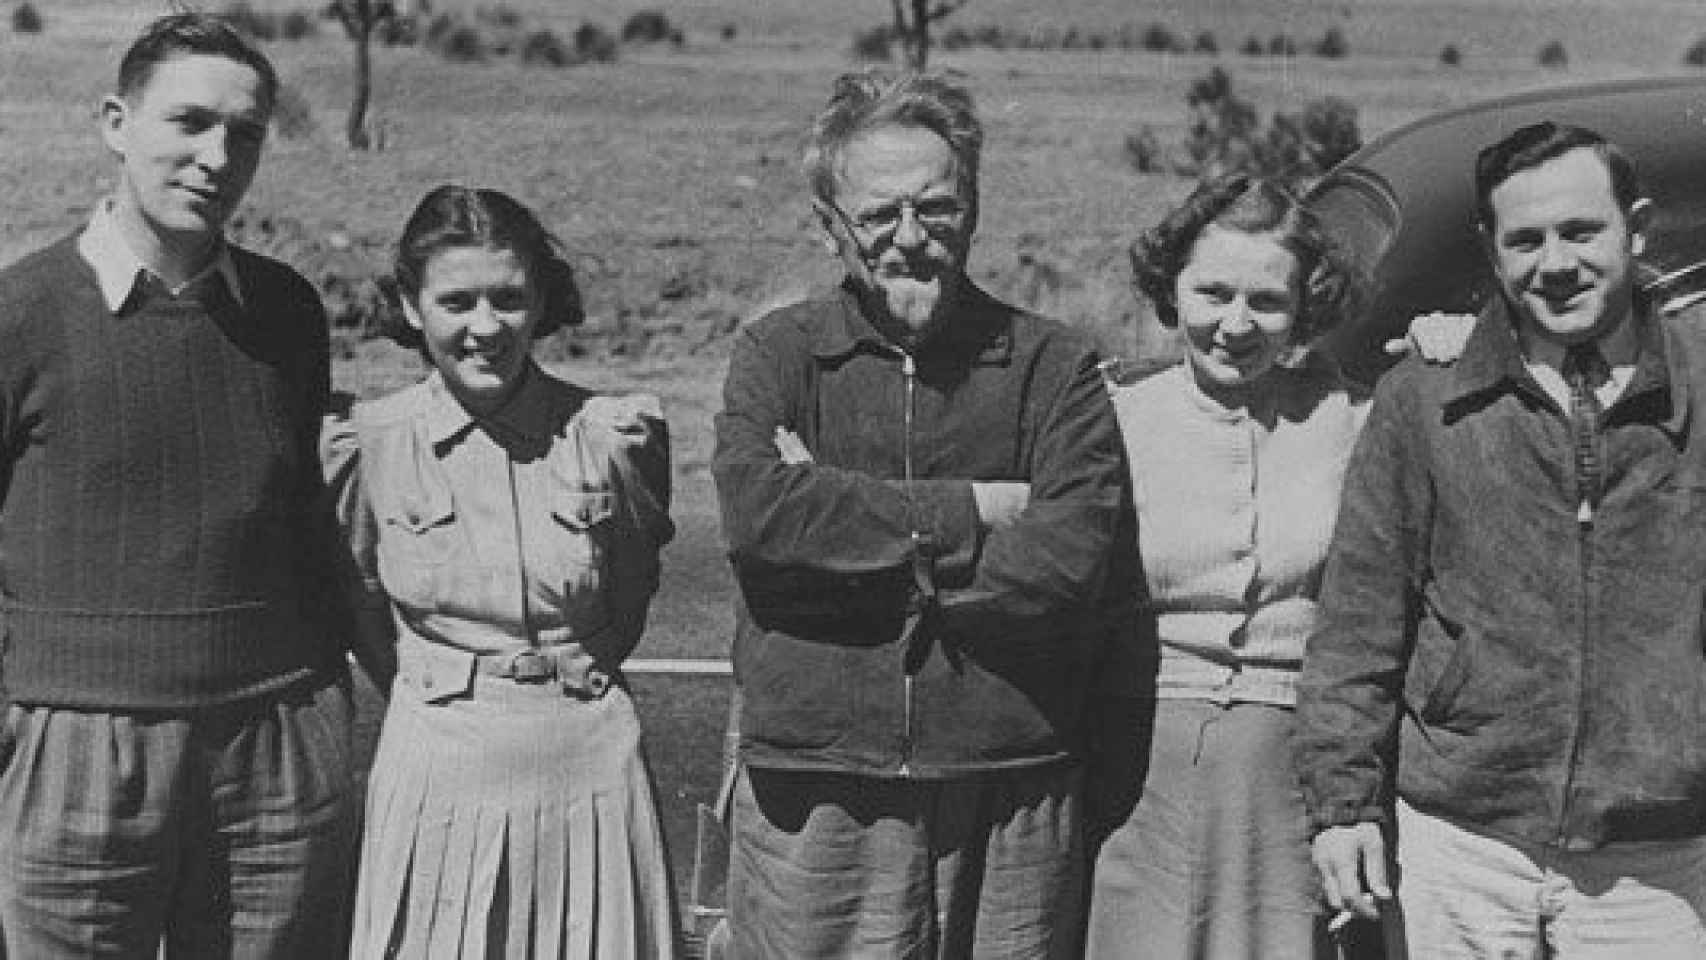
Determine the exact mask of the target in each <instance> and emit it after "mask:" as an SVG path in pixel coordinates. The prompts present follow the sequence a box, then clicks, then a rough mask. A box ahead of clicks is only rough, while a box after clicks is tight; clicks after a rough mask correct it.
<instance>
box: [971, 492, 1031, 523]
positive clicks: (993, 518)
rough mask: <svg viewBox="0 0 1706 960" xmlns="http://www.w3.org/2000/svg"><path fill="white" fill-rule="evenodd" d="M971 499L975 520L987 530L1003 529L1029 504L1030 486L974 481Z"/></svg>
mask: <svg viewBox="0 0 1706 960" xmlns="http://www.w3.org/2000/svg"><path fill="white" fill-rule="evenodd" d="M971 495H972V499H973V500H975V501H976V502H977V518H978V520H979V521H981V522H982V523H983V525H984V526H985V527H987V528H989V529H992V530H993V529H995V528H998V527H1005V526H1008V525H1010V524H1011V523H1012V522H1013V521H1014V520H1017V519H1018V518H1019V514H1021V513H1023V512H1024V510H1025V507H1027V506H1029V505H1030V502H1031V485H1030V484H1028V483H1022V482H1020V481H1017V480H988V481H981V480H980V481H974V482H973V483H972V485H971Z"/></svg>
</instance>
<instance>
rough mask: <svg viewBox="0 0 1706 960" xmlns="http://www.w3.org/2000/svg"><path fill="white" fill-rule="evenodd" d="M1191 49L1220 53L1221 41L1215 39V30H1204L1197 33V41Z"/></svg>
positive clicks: (1200, 51)
mask: <svg viewBox="0 0 1706 960" xmlns="http://www.w3.org/2000/svg"><path fill="white" fill-rule="evenodd" d="M1191 50H1193V51H1194V52H1196V53H1219V52H1220V43H1219V42H1218V41H1216V40H1215V39H1214V32H1213V31H1211V30H1204V31H1203V32H1201V33H1199V34H1197V41H1196V43H1194V44H1192V45H1191Z"/></svg>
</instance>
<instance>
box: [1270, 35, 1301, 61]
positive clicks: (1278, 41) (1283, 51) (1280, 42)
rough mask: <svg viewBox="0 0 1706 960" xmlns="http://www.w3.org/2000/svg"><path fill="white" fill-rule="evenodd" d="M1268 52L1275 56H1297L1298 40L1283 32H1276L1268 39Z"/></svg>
mask: <svg viewBox="0 0 1706 960" xmlns="http://www.w3.org/2000/svg"><path fill="white" fill-rule="evenodd" d="M1268 54H1269V56H1275V57H1295V56H1297V41H1295V40H1293V39H1291V38H1290V37H1288V36H1286V35H1285V34H1283V33H1276V34H1274V35H1273V37H1272V38H1271V39H1269V40H1268Z"/></svg>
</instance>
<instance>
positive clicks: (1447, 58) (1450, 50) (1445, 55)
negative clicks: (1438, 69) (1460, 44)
mask: <svg viewBox="0 0 1706 960" xmlns="http://www.w3.org/2000/svg"><path fill="white" fill-rule="evenodd" d="M1439 62H1440V63H1443V64H1445V65H1446V66H1448V67H1455V66H1459V65H1461V64H1462V63H1463V51H1461V50H1459V49H1457V44H1455V43H1448V44H1446V45H1445V48H1444V49H1443V50H1441V51H1440V52H1439Z"/></svg>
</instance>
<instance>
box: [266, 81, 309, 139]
mask: <svg viewBox="0 0 1706 960" xmlns="http://www.w3.org/2000/svg"><path fill="white" fill-rule="evenodd" d="M272 126H273V129H274V130H275V131H277V132H278V135H279V136H280V137H282V138H283V139H285V140H300V139H302V138H303V137H306V136H309V135H310V134H312V133H313V132H314V128H315V123H314V108H313V107H312V106H310V105H309V104H308V98H307V97H304V96H303V95H302V91H301V90H298V89H296V88H295V87H293V86H291V85H290V84H288V83H287V84H281V85H280V86H279V88H278V101H277V102H276V103H274V104H273V107H272Z"/></svg>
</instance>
